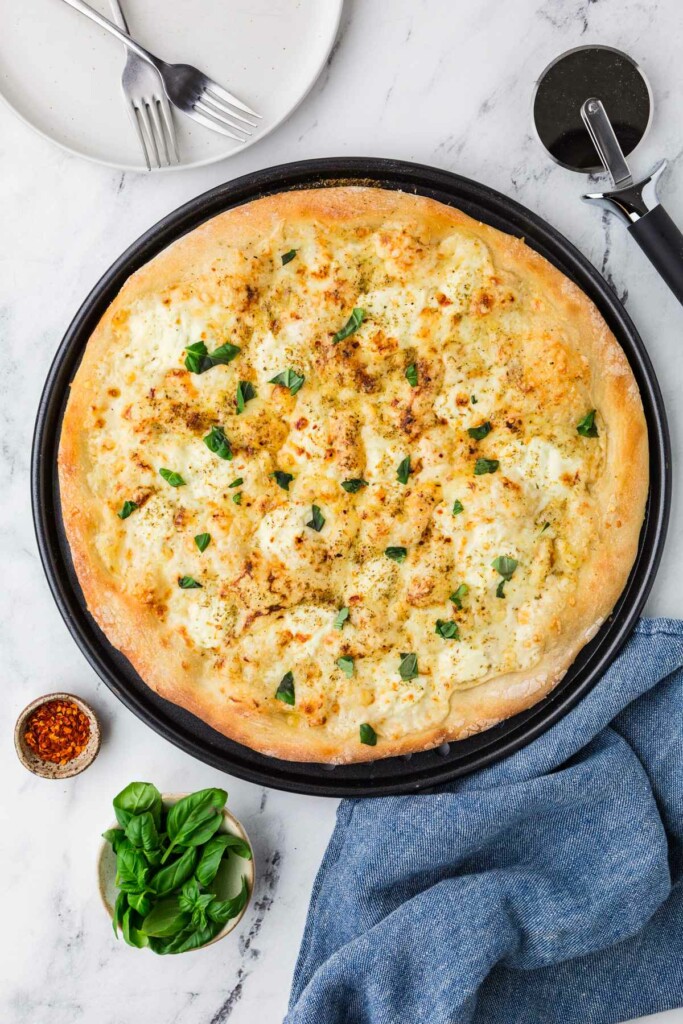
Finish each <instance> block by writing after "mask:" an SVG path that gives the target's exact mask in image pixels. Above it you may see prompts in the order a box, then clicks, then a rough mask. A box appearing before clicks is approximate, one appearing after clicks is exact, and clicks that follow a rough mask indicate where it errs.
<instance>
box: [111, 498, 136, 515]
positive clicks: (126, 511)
mask: <svg viewBox="0 0 683 1024" xmlns="http://www.w3.org/2000/svg"><path fill="white" fill-rule="evenodd" d="M136 508H138V505H137V504H136V503H135V502H134V501H124V503H123V508H122V509H121V511H120V512H117V513H116V514H117V516H118V517H119V519H127V518H128V516H129V515H130V514H131V512H135V509H136Z"/></svg>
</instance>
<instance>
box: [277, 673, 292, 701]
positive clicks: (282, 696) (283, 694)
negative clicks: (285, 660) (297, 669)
mask: <svg viewBox="0 0 683 1024" xmlns="http://www.w3.org/2000/svg"><path fill="white" fill-rule="evenodd" d="M275 700H281V701H282V703H283V704H294V676H293V675H292V673H291V672H286V673H285V675H284V676H283V677H282V679H281V681H280V685H279V686H278V688H277V690H276V691H275Z"/></svg>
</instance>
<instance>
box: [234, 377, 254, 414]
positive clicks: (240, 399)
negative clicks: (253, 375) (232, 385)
mask: <svg viewBox="0 0 683 1024" xmlns="http://www.w3.org/2000/svg"><path fill="white" fill-rule="evenodd" d="M252 398H256V388H255V387H254V385H253V384H252V383H251V381H249V380H241V381H240V382H239V384H238V385H237V396H236V399H235V401H236V402H237V415H238V416H239V414H240V413H241V412H244V407H245V406H246V404H247V402H250V401H251V399H252Z"/></svg>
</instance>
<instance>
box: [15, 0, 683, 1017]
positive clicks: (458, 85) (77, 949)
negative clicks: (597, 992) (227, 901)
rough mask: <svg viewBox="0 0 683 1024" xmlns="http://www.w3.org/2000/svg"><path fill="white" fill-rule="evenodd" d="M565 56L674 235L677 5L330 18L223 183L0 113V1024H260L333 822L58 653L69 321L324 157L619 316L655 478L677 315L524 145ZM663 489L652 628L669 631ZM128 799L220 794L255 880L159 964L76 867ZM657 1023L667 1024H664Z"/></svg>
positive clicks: (566, 185) (68, 647)
mask: <svg viewBox="0 0 683 1024" xmlns="http://www.w3.org/2000/svg"><path fill="white" fill-rule="evenodd" d="M129 2H130V3H133V2H142V0H129ZM263 2H264V3H265V2H267V0H263ZM588 42H602V43H608V44H611V45H614V46H618V47H622V48H624V49H626V50H628V51H629V52H631V53H632V54H633V55H634V56H635V57H637V58H638V59H639V60H641V61H642V63H643V65H644V66H645V68H646V69H647V72H648V75H649V77H650V79H651V82H652V85H653V89H654V93H655V96H656V98H657V109H656V114H655V119H654V124H653V128H652V130H651V133H650V135H649V137H648V139H647V141H646V142H645V143H644V145H643V147H642V149H641V151H639V152H638V153H637V155H636V158H635V160H634V161H633V163H634V165H635V169H636V171H637V172H644V171H646V170H648V169H649V167H650V165H651V164H652V163H653V162H654V161H655V159H656V158H659V157H660V156H663V155H666V156H668V157H670V159H671V160H672V169H671V172H670V174H669V176H668V179H667V180H666V181H665V186H664V191H665V195H666V202H667V205H668V207H669V209H670V212H671V213H672V214H673V215H674V216H675V217H676V218H677V219H678V222H679V223H683V159H681V155H682V154H683V120H681V117H680V102H681V97H683V61H681V58H680V53H681V46H682V44H683V20H682V19H681V14H680V4H679V0H648V2H647V3H646V2H644V0H544V2H539V0H514V2H512V3H507V4H505V3H502V0H479V2H477V3H473V2H469V3H465V2H464V0H421V2H420V0H391V2H387V0H347V3H346V9H345V14H344V18H343V24H342V30H341V34H340V37H339V40H338V44H337V46H336V48H335V50H334V52H333V55H332V59H331V60H330V62H329V65H328V67H327V69H326V71H325V72H324V73H323V75H322V76H321V78H320V80H319V81H318V83H317V85H316V86H315V87H314V89H313V91H312V93H311V94H310V95H309V96H308V98H307V99H306V100H305V101H304V103H303V105H302V106H301V107H300V108H299V109H298V110H297V111H296V113H295V114H294V115H293V116H292V118H291V119H290V120H289V121H288V122H287V123H286V124H285V125H284V126H283V127H281V128H280V129H279V130H278V131H276V132H275V133H274V134H273V135H272V136H270V137H269V138H268V139H266V140H265V141H264V142H263V143H262V144H259V145H257V146H255V147H253V148H252V149H250V150H249V151H248V152H245V153H244V154H243V155H240V156H238V157H236V158H234V159H232V160H231V161H229V162H226V163H223V164H218V165H216V166H213V167H209V168H205V169H202V170H197V171H193V172H187V173H183V174H179V175H175V176H164V177H163V178H156V177H137V176H134V175H122V174H121V173H118V172H116V171H114V170H108V169H107V168H104V167H101V166H97V165H91V164H88V163H85V162H81V161H79V160H77V159H75V158H73V157H70V156H68V155H66V154H65V153H63V152H61V151H60V150H58V149H56V148H54V147H52V146H51V145H50V144H49V143H48V142H45V141H44V140H43V139H41V138H39V137H38V136H36V135H33V134H32V133H31V132H30V131H29V130H28V129H27V128H25V127H24V126H23V125H22V124H20V123H19V122H18V121H16V120H15V119H14V118H13V117H12V115H11V114H10V113H9V112H7V111H6V110H5V109H0V161H1V164H0V166H1V168H2V188H0V239H1V248H0V338H1V344H2V353H3V356H2V360H3V367H4V372H3V373H2V375H0V389H1V395H2V407H1V415H2V496H3V503H2V504H3V508H2V533H1V537H0V545H1V548H0V564H1V565H2V578H3V586H2V588H1V592H0V600H1V601H2V614H0V631H1V632H0V638H1V642H2V652H3V682H4V687H5V694H6V696H5V699H4V700H3V702H2V704H1V705H0V707H1V714H2V736H3V742H2V744H0V758H1V759H2V779H3V799H2V801H0V804H1V806H0V855H1V858H2V861H1V863H2V882H3V884H2V891H3V896H2V915H3V922H2V927H0V954H1V955H0V962H1V963H2V970H1V971H0V979H1V980H0V1019H1V1020H2V1021H3V1024H82V1022H83V1024H123V1022H124V1021H125V1022H129V1021H131V1020H145V1021H149V1022H150V1024H161V1022H163V1024H173V1022H176V1021H181V1020H182V1022H183V1024H225V1022H226V1021H230V1024H249V1022H253V1021H255V1020H259V1021H263V1022H264V1024H270V1022H277V1021H278V1020H280V1019H281V1018H282V1016H283V1013H284V1009H285V1005H286V999H287V995H288V989H289V981H290V977H291V972H292V968H293V964H294V959H295V956H296V952H297V948H298V944H299V940H300V936H301V931H302V927H303V922H304V916H305V911H306V905H307V899H308V893H309V889H310V886H311V883H312V880H313V877H314V874H315V871H316V869H317V866H318V863H319V860H320V857H321V855H322V852H323V850H324V847H325V844H326V841H327V838H328V835H329V832H330V830H331V828H332V824H333V818H334V810H335V808H334V803H333V802H332V801H326V800H314V799H312V798H304V797H296V796H291V795H287V794H282V793H276V792H272V791H271V792H269V791H266V790H262V789H260V788H258V787H255V786H252V785H250V784H247V783H243V782H240V781H239V780H235V779H230V778H228V777H225V776H222V775H221V774H220V773H219V772H216V771H214V770H212V769H210V768H208V767H206V766H205V765H203V764H200V763H199V762H197V761H194V760H192V759H191V758H190V757H188V756H186V755H185V754H183V753H181V752H179V751H178V750H176V749H175V748H174V747H172V746H171V745H169V744H168V743H166V742H165V741H164V740H162V739H161V738H159V737H158V736H156V734H154V733H153V732H151V731H150V730H148V729H147V728H146V727H145V726H143V725H142V724H141V723H140V722H138V720H137V719H136V718H135V717H134V716H133V715H132V714H130V713H129V712H128V711H127V710H126V709H125V708H124V707H123V706H122V705H120V704H119V703H118V702H117V700H116V699H115V698H114V697H113V696H112V695H111V694H110V693H109V692H108V690H107V689H106V688H105V687H104V685H103V684H101V683H100V682H99V681H98V679H97V677H96V676H95V674H94V673H93V672H92V670H91V669H90V668H89V667H88V665H87V664H86V662H85V661H84V659H83V657H82V656H81V654H80V653H79V651H78V649H77V648H76V646H75V644H74V643H73V641H72V640H71V638H70V636H69V634H68V633H67V630H66V628H65V626H64V625H63V623H62V621H61V619H60V617H59V614H58V612H57V610H56V608H55V607H54V605H53V603H52V599H51V597H50V594H49V592H48V588H47V584H46V583H45V580H44V578H43V574H42V569H41V566H40V563H39V560H38V556H37V552H36V545H35V541H34V537H33V529H32V525H31V512H30V503H29V487H28V476H29V458H30V447H31V434H32V429H33V419H34V413H35V409H36V405H37V401H38V397H39V394H40V389H41V387H42V382H43V379H44V376H45V374H46V371H47V368H48V366H49V363H50V360H51V358H52V355H53V353H54V351H55V349H56V347H57V344H58V342H59V339H60V337H61V335H62V333H63V331H64V329H65V328H66V326H67V324H68V323H69V320H70V318H71V316H72V315H73V313H74V312H75V310H76V308H77V306H78V305H79V303H80V301H81V300H82V298H83V297H84V296H85V294H86V293H87V291H88V290H89V289H90V287H91V286H92V285H93V284H94V283H95V282H96V280H97V279H98V277H99V276H100V275H101V273H102V272H103V271H104V270H105V269H106V268H107V267H108V266H109V264H110V263H111V262H112V260H113V259H114V258H115V257H116V256H117V255H118V254H119V253H120V252H121V250H122V249H123V248H125V246H127V245H128V244H129V243H130V242H131V241H132V240H133V239H134V238H135V237H136V236H137V235H138V234H140V233H141V232H142V231H143V230H144V229H145V228H147V227H148V226H149V225H151V224H152V223H153V222H154V221H156V220H157V219H158V218H159V217H161V216H162V215H164V214H165V213H167V212H168V211H170V210H172V209H173V208H174V207H176V206H177V205H178V204H180V203H182V202H184V201H185V200H187V199H189V198H191V197H192V196H195V195H197V194H198V193H200V192H202V191H204V190H205V189H207V188H209V187H211V186H213V185H215V184H217V183H219V182H222V181H224V180H226V179H228V178H231V177H234V176H236V175H238V174H241V173H243V172H246V171H249V170H252V169H255V168H258V167H266V166H269V165H271V164H276V163H278V162H280V161H286V160H293V159H298V158H303V157H312V156H324V155H335V154H347V155H351V154H361V155H362V154H368V155H380V156H396V157H402V158H406V159H409V160H416V161H421V162H424V163H431V164H436V165H437V166H440V167H444V168H448V169H452V170H457V171H458V172H460V173H462V174H465V175H469V176H471V177H473V178H478V179H480V180H482V181H484V182H487V183H489V184H491V185H493V186H495V187H496V188H498V189H500V190H501V191H503V192H506V193H508V194H509V195H511V196H513V197H515V198H517V199H519V200H520V201H521V202H523V203H526V204H527V205H528V206H530V207H531V208H532V209H534V210H537V211H538V212H539V213H541V214H542V215H544V216H545V217H547V218H548V219H549V220H550V221H552V222H553V223H554V224H556V225H557V226H558V227H559V228H560V229H561V230H562V231H564V232H565V234H566V235H568V236H569V238H571V239H572V240H573V241H574V242H575V243H576V244H577V245H578V246H579V248H580V249H582V250H583V252H585V253H586V254H587V255H588V256H589V257H590V258H591V259H592V260H593V261H594V263H595V264H596V265H597V266H598V267H599V268H601V269H602V270H603V272H604V273H605V274H606V275H607V276H608V277H609V278H610V279H611V280H612V281H613V282H614V286H615V288H616V290H617V291H618V292H619V294H620V295H622V296H626V304H627V307H628V309H629V311H630V313H631V315H632V316H633V318H634V320H635V321H636V324H637V325H638V327H639V329H640V330H641V332H642V335H643V337H644V339H645V342H646V344H647V346H648V348H649V351H650V353H651V356H652V359H653V361H654V364H655V367H656V369H657V371H658V373H659V378H660V381H661V383H662V387H663V390H664V393H665V397H666V399H667V403H668V410H669V416H670V425H671V431H672V436H673V445H674V454H675V456H678V453H679V452H681V451H682V450H683V403H681V402H680V400H679V394H680V390H681V385H682V384H683V344H682V343H681V335H682V333H683V310H681V308H680V306H679V305H678V303H677V302H676V301H675V300H674V299H673V297H672V296H671V295H670V294H669V292H668V291H667V290H666V288H665V286H664V285H663V284H662V283H661V281H660V280H659V279H658V278H657V277H656V275H655V274H654V272H653V270H652V269H651V268H650V266H649V265H648V264H647V263H646V262H645V259H644V257H643V256H642V255H641V254H640V252H639V251H638V250H637V249H636V248H635V247H634V246H633V245H632V244H631V243H630V240H629V239H628V238H627V236H626V234H625V232H624V231H623V230H622V229H621V228H620V227H619V226H618V225H617V224H615V223H614V222H611V221H608V220H606V219H604V220H603V219H602V218H601V215H600V214H599V213H598V212H596V211H595V210H594V209H590V208H588V207H586V206H584V205H582V204H581V203H580V202H579V201H578V198H577V196H578V193H579V191H580V189H581V184H582V182H581V180H580V179H579V178H577V177H576V176H574V175H572V174H571V173H569V172H566V171H563V170H561V169H560V168H558V167H555V166H554V165H553V164H552V163H550V161H549V160H548V159H547V158H546V156H545V155H544V152H543V151H542V150H541V148H540V146H539V144H538V142H537V141H536V139H535V137H534V136H533V132H532V128H531V124H530V103H531V93H532V87H533V82H534V79H535V76H536V75H537V73H538V72H540V70H541V69H542V68H543V67H544V66H545V65H546V63H547V62H548V61H549V60H550V59H551V58H553V57H554V56H556V54H558V53H559V52H561V51H562V50H564V49H566V48H569V47H571V46H576V45H579V44H583V43H588ZM682 480H683V477H681V476H680V475H679V476H678V483H677V489H676V495H675V500H674V508H673V514H672V521H671V529H670V534H669V541H668V548H667V552H666V554H665V558H664V564H663V567H662V570H661V571H660V575H659V578H658V580H657V583H656V585H655V588H654V590H653V594H652V597H651V600H650V602H649V606H648V611H649V612H650V613H651V614H668V615H681V614H683V598H682V597H681V584H680V560H681V555H683V523H681V521H680V520H679V516H678V514H679V509H680V504H681V486H682V484H681V481H682ZM58 689H66V690H69V689H73V690H75V691H77V692H78V693H80V694H82V695H83V696H84V697H86V698H87V699H90V700H91V701H92V702H93V704H94V705H95V706H96V707H97V709H98V712H99V714H100V715H101V717H102V720H103V723H104V745H103V749H102V752H101V754H100V756H99V759H98V760H97V762H96V763H95V765H94V766H93V767H92V768H91V769H89V770H88V771H87V772H86V774H85V775H83V776H82V777H80V778H77V779H75V780H71V781H67V782H64V783H57V782H45V781H41V780H39V779H36V778H34V777H33V776H31V775H29V774H28V773H27V772H25V771H24V769H23V768H21V767H20V766H19V764H18V762H17V760H16V758H15V755H14V751H13V748H12V744H11V729H12V726H13V722H14V718H15V716H16V714H17V712H18V711H19V710H20V708H21V707H22V706H23V705H24V704H25V703H27V702H28V701H29V700H30V699H31V698H32V697H34V696H35V695H36V694H39V693H42V692H45V691H48V690H58ZM131 778H140V779H151V780H154V781H155V782H156V783H157V784H158V785H159V786H160V787H162V788H164V789H166V790H181V789H194V788H198V787H200V786H205V785H211V784H224V785H226V786H227V788H228V789H229V790H230V806H231V808H232V809H233V811H234V812H235V813H236V814H237V815H238V816H239V817H240V818H241V819H242V820H243V821H244V823H245V824H246V827H247V829H248V830H249V832H250V834H251V836H252V837H253V840H254V844H255V848H256V856H257V863H258V869H259V870H258V874H259V881H258V888H257V893H256V899H255V902H254V904H253V906H252V908H251V909H250V911H249V913H248V915H247V916H246V918H245V920H244V923H243V925H242V927H241V928H240V929H239V932H238V934H237V935H236V936H235V937H231V938H230V939H227V940H225V941H224V942H221V943H219V944H217V945H215V946H213V947H211V948H210V949H209V950H206V951H204V952H200V953H193V954H188V955H186V956H183V957H180V958H172V959H171V958H169V959H166V958H155V957H153V956H151V955H147V954H144V953H140V952H138V951H136V950H130V949H128V948H127V947H126V946H124V945H123V944H122V943H121V942H119V943H115V942H114V940H113V937H112V933H111V930H110V928H109V926H108V923H107V921H106V920H105V919H104V917H103V911H102V909H101V907H100V905H99V903H98V897H97V891H96V887H95V866H94V859H95V852H96V849H97V844H98V836H99V833H100V831H101V829H102V828H103V827H104V826H105V825H106V823H107V821H108V819H109V816H110V815H109V809H108V808H109V801H110V799H111V797H112V796H113V795H114V794H115V793H116V792H117V791H118V789H120V788H121V787H122V786H123V785H124V784H125V783H127V782H128V781H129V780H130V779H131ZM657 1019H658V1020H660V1021H661V1022H662V1024H663V1022H664V1021H668V1022H671V1024H673V1022H674V1021H679V1022H683V1012H673V1013H671V1014H665V1015H661V1016H660V1017H659V1018H657ZM321 1024H323V1022H321Z"/></svg>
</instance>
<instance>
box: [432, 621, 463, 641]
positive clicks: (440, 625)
mask: <svg viewBox="0 0 683 1024" xmlns="http://www.w3.org/2000/svg"><path fill="white" fill-rule="evenodd" d="M434 632H435V633H438V635H439V636H441V637H443V639H444V640H459V639H460V630H459V629H458V623H457V622H453V620H452V619H437V620H436V629H435V630H434Z"/></svg>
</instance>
